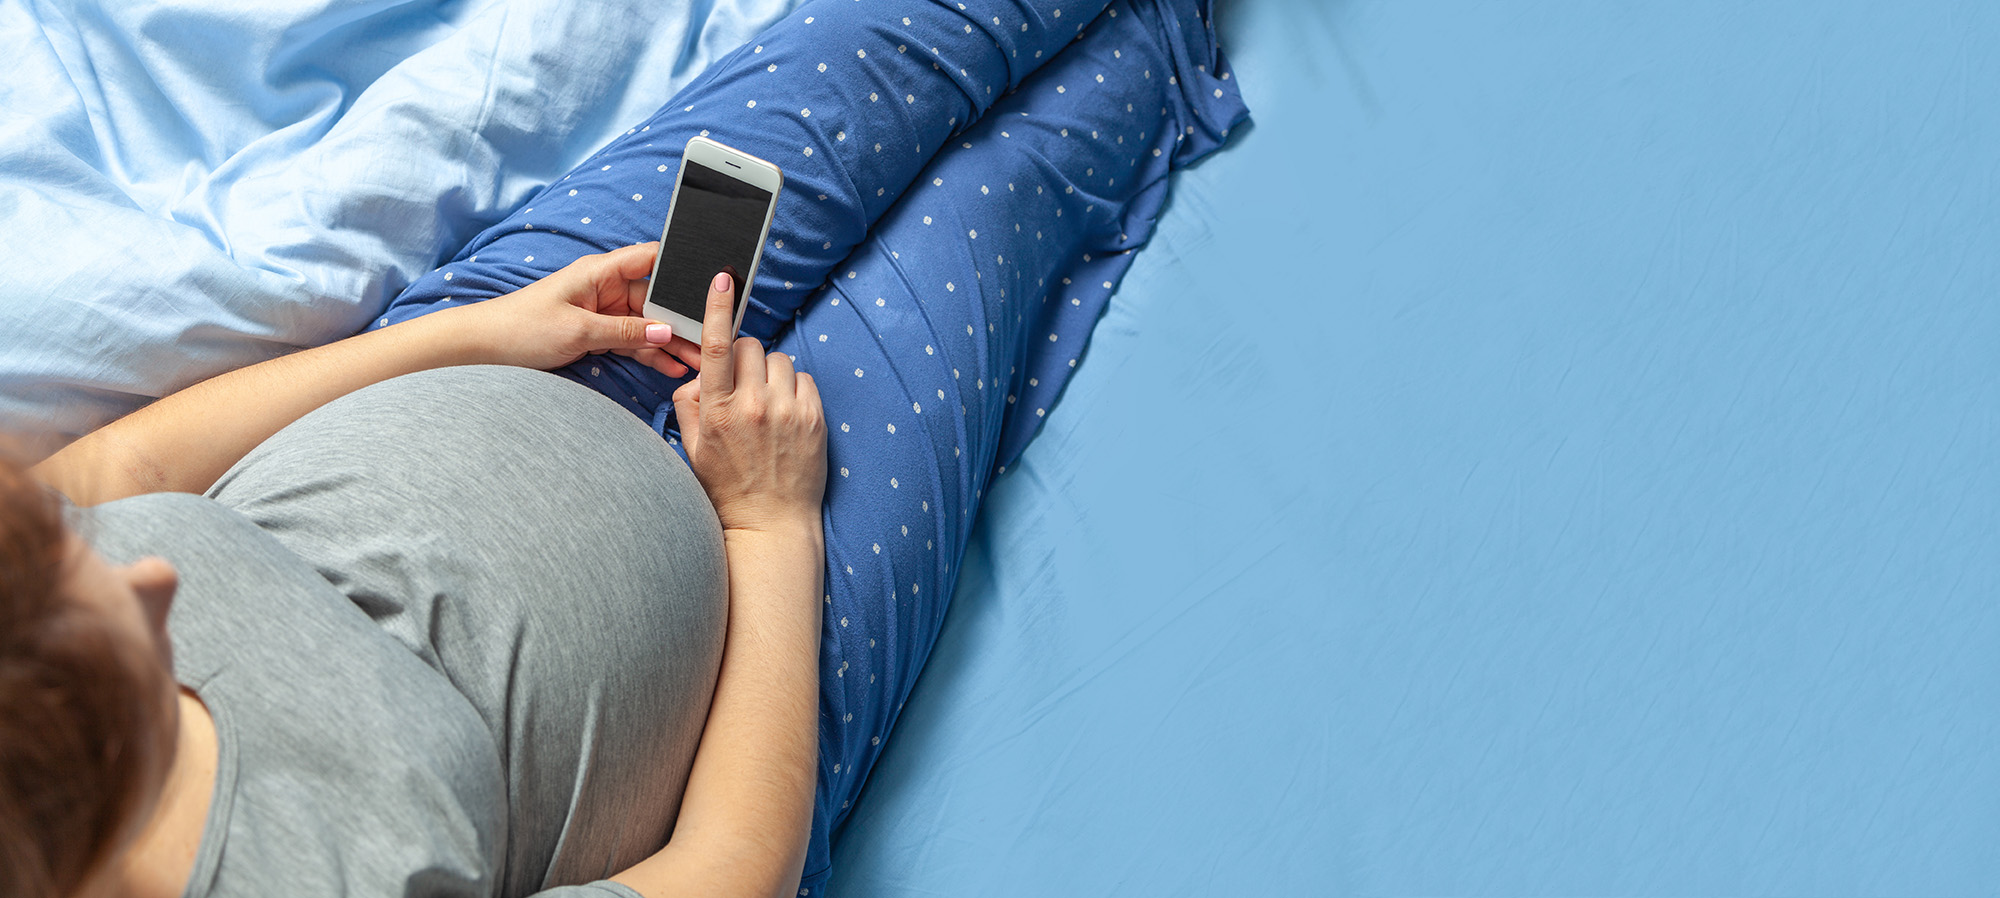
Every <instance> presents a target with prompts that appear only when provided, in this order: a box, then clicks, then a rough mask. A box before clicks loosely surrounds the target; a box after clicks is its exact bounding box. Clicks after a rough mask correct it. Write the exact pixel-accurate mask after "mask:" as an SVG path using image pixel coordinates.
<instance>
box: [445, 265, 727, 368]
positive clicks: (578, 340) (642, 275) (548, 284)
mask: <svg viewBox="0 0 2000 898" xmlns="http://www.w3.org/2000/svg"><path fill="white" fill-rule="evenodd" d="M659 250H660V244H659V243H658V242H657V241H655V242H653V243H642V244H639V245H637V246H628V247H625V248H624V249H618V250H613V251H611V252H608V253H600V254H598V255H594V256H584V257H583V258H581V259H578V260H576V261H575V262H571V263H570V264H568V265H566V266H563V268H562V270H560V271H557V272H556V273H554V274H551V275H549V276H548V277H545V278H542V279H541V280H539V281H536V282H534V283H532V284H529V285H528V286H526V287H523V288H521V289H519V290H516V291H514V292H513V293H509V294H507V295H506V296H500V297H495V298H493V299H489V300H487V301H485V302H482V303H476V304H474V305H470V306H464V307H463V311H461V312H459V313H458V314H459V315H460V316H461V321H465V322H472V323H471V324H470V325H468V327H469V328H470V331H471V334H472V336H473V339H475V340H477V341H478V342H479V345H480V348H481V354H482V355H483V356H485V357H486V358H487V360H488V361H490V362H492V363H494V364H500V365H519V366H521V367H523V368H539V369H541V370H544V371H546V370H550V369H554V368H560V367H562V366H564V365H567V364H569V363H571V362H574V361H576V360H577V359H580V358H583V357H584V356H585V355H588V354H591V353H600V352H615V353H618V354H619V355H624V356H630V357H631V358H633V359H635V360H637V361H638V362H639V363H640V364H643V365H645V366H646V367H648V368H652V369H653V370H655V371H658V372H660V373H662V374H665V375H667V376H669V377H680V376H681V375H684V374H686V373H687V372H688V365H689V364H690V363H692V364H699V362H700V359H699V352H700V349H699V347H696V346H695V344H694V343H693V342H692V341H690V340H688V339H686V338H681V339H674V336H675V335H674V333H673V329H672V328H671V327H670V326H668V325H666V324H662V323H660V322H658V321H652V320H649V319H647V318H645V317H643V316H644V314H645V308H646V289H647V283H648V282H647V280H646V278H647V277H648V276H650V275H651V274H652V273H653V260H654V258H655V256H656V255H657V254H658V253H659Z"/></svg>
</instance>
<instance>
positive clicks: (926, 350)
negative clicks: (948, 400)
mask: <svg viewBox="0 0 2000 898" xmlns="http://www.w3.org/2000/svg"><path fill="white" fill-rule="evenodd" d="M924 355H937V350H935V349H932V348H931V347H930V346H928V345H926V346H925V347H924ZM938 398H939V399H943V398H944V391H943V390H939V391H938Z"/></svg>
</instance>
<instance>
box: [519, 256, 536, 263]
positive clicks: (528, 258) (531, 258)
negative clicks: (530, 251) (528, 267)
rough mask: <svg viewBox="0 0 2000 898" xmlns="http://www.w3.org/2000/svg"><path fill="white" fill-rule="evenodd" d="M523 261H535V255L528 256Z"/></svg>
mask: <svg viewBox="0 0 2000 898" xmlns="http://www.w3.org/2000/svg"><path fill="white" fill-rule="evenodd" d="M521 261H523V262H533V261H535V257H534V256H529V257H527V258H525V259H522V260H521Z"/></svg>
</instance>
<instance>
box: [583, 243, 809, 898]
mask: <svg viewBox="0 0 2000 898" xmlns="http://www.w3.org/2000/svg"><path fill="white" fill-rule="evenodd" d="M733 315H734V304H733V302H732V301H731V291H730V289H729V279H728V277H727V275H717V277H716V283H715V284H713V285H711V288H710V291H709V297H708V308H707V312H706V314H705V316H704V317H703V319H702V350H701V365H700V368H701V376H700V378H698V379H697V380H693V381H689V382H688V383H687V384H686V385H685V386H683V387H682V388H681V389H680V390H679V391H677V392H676V393H675V394H674V408H675V414H676V416H677V417H678V418H679V420H680V424H681V439H682V441H683V443H684V444H685V445H686V448H687V451H688V460H689V462H690V464H691V466H692V467H693V468H694V472H695V476H696V477H698V478H700V480H701V485H702V489H703V490H704V491H706V492H707V493H708V496H709V499H710V501H712V502H713V503H714V504H715V512H716V516H717V517H718V518H720V519H721V521H722V527H723V531H722V532H723V546H724V550H725V552H726V554H727V556H728V564H729V633H728V636H727V637H726V639H725V641H724V643H723V649H722V672H721V674H720V676H719V677H718V679H717V680H716V685H715V698H714V700H713V702H712V704H711V705H710V708H709V712H708V724H707V726H706V727H705V728H704V729H703V730H702V735H701V745H700V747H698V748H697V749H696V750H695V758H694V769H693V771H692V772H690V773H689V774H688V785H687V791H686V793H685V794H684V795H683V796H682V798H681V810H680V817H679V818H678V819H677V820H676V821H675V823H674V835H673V840H672V841H671V842H669V843H668V844H667V847H665V848H663V849H661V850H660V851H659V853H657V854H655V855H653V856H652V857H650V858H647V859H646V860H644V861H642V862H640V863H639V864H637V865H636V866H633V867H632V868H631V869H629V870H626V871H624V872H622V873H620V874H618V875H617V876H615V877H613V880H614V881H617V882H621V883H624V884H625V885H627V886H630V887H632V888H633V889H634V890H636V891H638V892H639V893H640V894H642V895H645V896H646V898H668V896H679V895H702V896H745V898H748V896H764V898H777V896H788V895H791V894H792V893H793V891H794V890H795V889H797V888H798V882H799V874H800V872H801V871H802V870H803V868H804V866H805V854H806V839H807V838H808V837H809V836H810V835H811V834H812V807H813V785H814V782H815V779H816V776H815V769H816V766H817V764H816V762H817V760H818V749H819V730H818V726H817V720H816V716H817V715H816V711H817V709H818V707H819V630H820V587H821V582H822V581H821V575H822V570H821V565H822V563H823V559H824V558H825V557H826V546H825V543H824V537H823V536H822V535H821V530H820V503H821V500H822V498H823V497H824V496H825V493H826V416H825V414H824V413H823V411H822V410H821V408H820V402H819V388H818V386H817V385H816V384H815V383H814V382H813V379H812V376H811V375H808V374H797V373H795V372H794V371H793V370H792V364H791V360H790V359H789V358H788V357H786V355H785V354H784V353H781V352H774V353H771V354H770V356H769V357H768V358H767V357H766V356H765V355H764V352H763V348H762V347H761V346H758V345H757V341H756V340H754V339H751V338H749V337H744V338H743V339H741V340H737V341H735V343H734V344H732V343H731V341H730V336H731V333H730V331H731V323H732V318H733Z"/></svg>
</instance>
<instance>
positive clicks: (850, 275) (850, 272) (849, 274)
mask: <svg viewBox="0 0 2000 898" xmlns="http://www.w3.org/2000/svg"><path fill="white" fill-rule="evenodd" d="M847 279H848V280H850V281H851V280H854V272H852V271H849V272H848V273H847Z"/></svg>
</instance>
